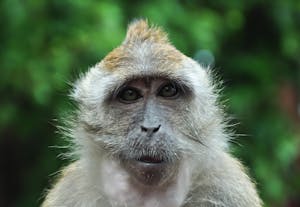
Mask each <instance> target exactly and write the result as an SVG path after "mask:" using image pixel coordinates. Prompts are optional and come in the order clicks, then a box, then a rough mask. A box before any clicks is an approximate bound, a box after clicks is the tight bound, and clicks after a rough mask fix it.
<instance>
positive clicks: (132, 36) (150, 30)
mask: <svg viewBox="0 0 300 207" xmlns="http://www.w3.org/2000/svg"><path fill="white" fill-rule="evenodd" d="M135 41H141V42H143V41H152V42H155V43H169V41H168V36H167V34H166V33H165V32H164V31H163V30H162V29H161V28H159V27H155V26H149V24H148V21H147V20H144V19H140V20H135V21H133V22H132V23H131V24H130V25H129V26H128V30H127V34H126V38H125V41H124V43H125V44H126V43H132V42H135Z"/></svg>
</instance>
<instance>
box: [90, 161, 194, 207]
mask: <svg viewBox="0 0 300 207" xmlns="http://www.w3.org/2000/svg"><path fill="white" fill-rule="evenodd" d="M98 166H99V169H98V171H96V172H98V173H99V172H100V173H99V174H98V175H96V174H94V175H91V176H92V177H94V176H97V178H96V179H95V177H94V178H92V179H91V180H94V181H95V180H98V181H99V182H98V183H97V184H96V183H94V185H95V184H96V185H97V188H98V189H101V191H102V192H105V193H103V194H104V195H103V196H104V197H105V199H107V202H108V203H111V204H112V206H118V207H119V206H120V207H121V206H130V207H153V206H156V207H179V206H181V205H182V203H183V202H184V199H185V197H186V195H187V193H188V189H189V187H190V186H189V185H190V177H191V176H190V174H191V172H189V168H188V167H187V166H185V164H184V163H183V164H182V165H181V166H180V169H179V171H178V174H177V176H176V177H174V180H173V182H169V183H168V184H167V185H164V186H154V187H153V186H152V187H147V186H143V185H140V184H138V183H136V182H132V178H131V177H130V174H128V173H127V171H126V170H124V169H123V168H122V167H121V166H120V163H118V162H117V161H115V160H108V159H105V160H102V162H101V163H100V164H99V165H98ZM94 167H95V165H94ZM93 172H95V171H94V170H93ZM99 178H100V179H99Z"/></svg>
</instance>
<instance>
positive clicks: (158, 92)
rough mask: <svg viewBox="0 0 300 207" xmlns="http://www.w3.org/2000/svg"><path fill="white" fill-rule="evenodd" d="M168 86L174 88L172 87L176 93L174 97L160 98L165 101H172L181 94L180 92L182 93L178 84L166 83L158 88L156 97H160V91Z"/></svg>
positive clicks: (173, 82)
mask: <svg viewBox="0 0 300 207" xmlns="http://www.w3.org/2000/svg"><path fill="white" fill-rule="evenodd" d="M168 85H172V86H174V87H175V88H176V90H177V93H176V94H175V95H174V96H170V97H165V96H162V97H163V98H165V99H174V98H177V97H178V96H179V95H180V94H181V92H182V87H181V86H180V85H179V84H178V83H176V82H175V81H169V82H167V83H165V84H162V85H161V86H160V87H159V88H158V90H157V93H156V95H157V96H161V95H160V93H161V90H162V89H163V88H164V87H166V86H168Z"/></svg>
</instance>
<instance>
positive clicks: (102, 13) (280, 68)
mask: <svg viewBox="0 0 300 207" xmlns="http://www.w3.org/2000/svg"><path fill="white" fill-rule="evenodd" d="M0 12H1V18H0V25H1V27H0V28H1V29H0V30H1V32H0V40H1V47H0V63H1V73H0V95H1V96H0V97H1V98H0V144H1V145H0V165H1V172H0V184H1V185H0V206H22V207H24V206H38V205H39V204H40V203H41V197H42V192H43V190H44V189H45V188H46V187H47V186H49V183H50V182H49V181H50V177H49V175H50V174H51V173H53V172H56V171H57V170H58V169H59V167H61V166H62V165H64V164H65V163H66V162H67V161H66V160H61V159H59V158H58V156H57V155H58V154H59V153H61V152H63V151H64V150H60V149H57V148H52V147H49V146H57V145H58V146H60V145H64V144H65V143H64V141H63V140H62V139H61V137H60V135H59V134H56V133H55V131H56V128H55V125H56V124H57V123H56V121H53V120H55V118H59V117H64V115H65V114H66V113H67V112H68V111H70V110H71V109H72V108H73V107H72V105H71V104H69V100H68V97H67V95H68V90H69V89H70V86H69V83H70V82H72V81H74V79H75V78H76V77H77V76H78V74H80V72H82V71H85V70H87V69H88V67H89V66H92V65H94V64H95V63H97V62H98V61H99V60H101V59H102V58H103V57H104V56H105V54H107V53H108V52H109V51H110V50H112V49H113V48H114V47H116V46H117V45H118V44H120V42H121V41H122V39H123V38H124V35H125V31H126V25H127V24H128V23H129V22H130V21H131V20H132V19H134V18H140V17H143V18H148V20H149V21H150V22H152V23H154V24H157V25H160V26H162V27H163V28H165V30H166V31H167V32H168V33H169V36H170V39H171V41H172V42H173V43H174V45H175V46H176V47H177V48H178V49H179V50H181V51H182V52H184V53H185V54H187V55H188V56H191V57H194V58H195V59H197V60H198V61H200V62H201V63H203V64H214V66H215V69H214V70H215V71H216V73H217V74H219V76H220V77H221V79H223V80H224V86H225V89H224V93H225V95H224V99H228V101H226V102H225V103H226V105H228V108H227V110H228V112H229V113H230V114H233V115H234V117H236V120H234V121H232V124H234V123H235V122H237V121H238V122H241V124H239V125H237V126H236V127H235V128H236V132H237V134H246V136H237V138H236V139H235V140H234V141H233V143H232V150H233V153H234V154H236V156H238V157H239V158H240V159H241V160H242V161H243V162H244V163H245V164H246V165H247V166H248V167H249V171H250V173H251V175H252V176H253V177H254V178H255V179H256V181H257V185H258V188H259V191H260V194H261V196H262V198H263V200H264V201H265V203H266V205H265V206H300V201H299V195H300V176H299V174H300V157H299V155H300V152H299V138H300V130H299V128H300V127H299V126H300V124H299V123H300V121H299V111H300V107H299V96H300V93H299V88H300V1H296V0H273V1H271V0H266V1H259V0H251V1H238V0H228V1H221V0H215V1H209V0H203V1H196V0H181V1H168V0H154V1H121V0H118V1H96V0H64V1H61V0H51V1H50V0H49V1H41V0H25V1H24V0H2V1H1V2H0ZM297 97H298V98H297ZM297 101H298V102H297ZM297 107H298V109H297ZM297 110H298V111H297ZM297 112H298V114H297ZM237 143H238V144H237Z"/></svg>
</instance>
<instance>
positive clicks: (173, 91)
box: [158, 83, 179, 98]
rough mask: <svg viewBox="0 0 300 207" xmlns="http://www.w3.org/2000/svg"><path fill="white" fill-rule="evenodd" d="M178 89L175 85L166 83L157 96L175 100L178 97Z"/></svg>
mask: <svg viewBox="0 0 300 207" xmlns="http://www.w3.org/2000/svg"><path fill="white" fill-rule="evenodd" d="M178 92H179V90H178V87H177V85H176V84H175V83H167V84H166V85H164V86H162V87H161V88H160V90H159V91H158V95H159V96H161V97H165V98H176V97H177V95H178Z"/></svg>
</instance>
